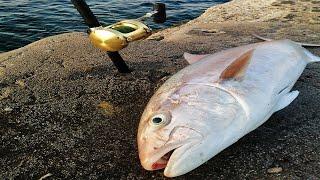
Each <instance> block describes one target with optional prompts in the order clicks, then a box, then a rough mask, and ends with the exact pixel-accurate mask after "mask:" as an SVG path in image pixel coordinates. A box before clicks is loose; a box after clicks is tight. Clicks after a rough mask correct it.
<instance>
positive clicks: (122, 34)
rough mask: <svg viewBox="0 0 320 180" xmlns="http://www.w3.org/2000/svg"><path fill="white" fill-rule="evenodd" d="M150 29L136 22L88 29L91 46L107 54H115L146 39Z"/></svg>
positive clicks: (125, 21) (131, 21)
mask: <svg viewBox="0 0 320 180" xmlns="http://www.w3.org/2000/svg"><path fill="white" fill-rule="evenodd" d="M150 35H151V29H150V28H149V27H148V26H147V25H145V24H144V23H142V22H140V21H138V20H123V21H120V22H118V23H115V24H112V25H110V26H106V27H103V26H99V27H94V28H90V29H89V38H90V40H91V42H92V44H93V45H94V46H96V47H98V48H100V49H102V50H105V51H108V52H116V51H119V50H121V49H123V48H125V47H127V46H128V44H129V43H130V42H133V41H136V40H140V39H144V38H147V37H148V36H150Z"/></svg>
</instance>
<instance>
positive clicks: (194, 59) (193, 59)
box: [183, 52, 209, 64]
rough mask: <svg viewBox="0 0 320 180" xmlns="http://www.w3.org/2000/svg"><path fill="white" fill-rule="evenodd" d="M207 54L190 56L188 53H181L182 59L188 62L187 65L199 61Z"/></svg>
mask: <svg viewBox="0 0 320 180" xmlns="http://www.w3.org/2000/svg"><path fill="white" fill-rule="evenodd" d="M208 55H209V54H203V55H196V54H190V53H187V52H185V53H183V57H184V59H186V60H187V61H188V63H189V64H193V63H195V62H197V61H199V60H200V59H202V58H204V57H206V56H208Z"/></svg>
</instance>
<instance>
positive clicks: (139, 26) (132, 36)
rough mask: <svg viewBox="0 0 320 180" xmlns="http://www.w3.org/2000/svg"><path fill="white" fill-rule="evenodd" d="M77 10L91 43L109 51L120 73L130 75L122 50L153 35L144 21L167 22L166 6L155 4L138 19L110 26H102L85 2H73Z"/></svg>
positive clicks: (77, 0)
mask: <svg viewBox="0 0 320 180" xmlns="http://www.w3.org/2000/svg"><path fill="white" fill-rule="evenodd" d="M71 2H72V3H73V4H74V6H75V8H76V9H77V10H78V12H79V13H80V14H81V16H82V17H83V19H84V21H85V23H86V24H87V25H88V26H89V30H88V33H89V38H90V40H91V43H92V44H93V45H94V46H95V47H98V48H100V49H102V50H104V51H107V53H108V55H109V57H110V59H111V60H112V62H113V63H114V65H115V66H116V68H117V69H118V71H119V72H120V73H129V72H130V70H129V68H128V66H127V65H126V63H125V62H124V60H123V59H122V57H121V55H120V54H119V53H118V51H120V50H121V49H123V48H125V47H127V46H128V44H129V43H130V42H133V41H137V40H140V39H144V38H147V37H148V36H150V35H151V34H152V30H151V28H149V27H148V26H147V25H146V24H144V23H143V21H144V20H146V19H148V18H150V17H153V21H154V22H156V23H163V22H165V21H166V9H165V4H162V3H156V4H154V7H153V11H152V12H150V13H147V14H146V15H144V16H142V17H140V18H138V19H130V20H123V21H120V22H117V23H115V24H112V25H109V26H101V24H100V23H99V21H98V20H97V18H96V17H95V16H94V14H93V13H92V11H91V10H90V8H89V6H88V5H87V4H86V2H85V0H71Z"/></svg>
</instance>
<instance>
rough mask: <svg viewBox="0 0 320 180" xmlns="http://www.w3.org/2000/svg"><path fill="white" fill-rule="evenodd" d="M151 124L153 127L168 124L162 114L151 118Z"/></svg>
mask: <svg viewBox="0 0 320 180" xmlns="http://www.w3.org/2000/svg"><path fill="white" fill-rule="evenodd" d="M150 122H151V124H152V125H155V126H159V125H163V124H166V123H167V122H168V118H167V116H166V115H164V114H157V115H154V116H153V117H152V118H151V121H150Z"/></svg>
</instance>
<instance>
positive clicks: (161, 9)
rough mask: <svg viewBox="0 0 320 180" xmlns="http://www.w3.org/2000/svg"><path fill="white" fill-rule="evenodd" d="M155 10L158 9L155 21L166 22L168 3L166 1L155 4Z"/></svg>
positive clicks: (154, 16)
mask: <svg viewBox="0 0 320 180" xmlns="http://www.w3.org/2000/svg"><path fill="white" fill-rule="evenodd" d="M153 11H156V13H155V14H154V15H153V21H154V22H155V23H164V22H166V19H167V15H166V5H165V4H164V3H155V4H154V5H153Z"/></svg>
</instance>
